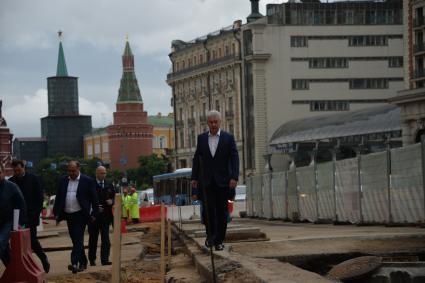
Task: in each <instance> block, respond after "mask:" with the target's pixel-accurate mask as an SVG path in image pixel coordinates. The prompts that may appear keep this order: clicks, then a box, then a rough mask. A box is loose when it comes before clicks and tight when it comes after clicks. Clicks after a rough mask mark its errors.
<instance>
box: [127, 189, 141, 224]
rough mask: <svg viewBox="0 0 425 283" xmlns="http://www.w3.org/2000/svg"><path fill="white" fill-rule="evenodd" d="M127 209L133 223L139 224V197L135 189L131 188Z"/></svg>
mask: <svg viewBox="0 0 425 283" xmlns="http://www.w3.org/2000/svg"><path fill="white" fill-rule="evenodd" d="M128 203H129V204H128V207H129V209H130V217H131V221H132V222H133V223H139V218H140V213H139V195H138V194H137V191H136V188H134V187H131V189H130V197H129V202H128Z"/></svg>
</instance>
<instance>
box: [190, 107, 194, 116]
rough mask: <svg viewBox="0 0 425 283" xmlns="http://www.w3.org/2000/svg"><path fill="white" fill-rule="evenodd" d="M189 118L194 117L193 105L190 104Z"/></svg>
mask: <svg viewBox="0 0 425 283" xmlns="http://www.w3.org/2000/svg"><path fill="white" fill-rule="evenodd" d="M190 118H192V119H193V118H195V106H194V105H191V106H190Z"/></svg>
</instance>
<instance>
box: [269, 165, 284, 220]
mask: <svg viewBox="0 0 425 283" xmlns="http://www.w3.org/2000/svg"><path fill="white" fill-rule="evenodd" d="M285 179H286V178H285V172H277V173H273V176H272V195H273V217H274V218H280V219H284V218H286V217H287V215H286V200H285V190H286V180H285Z"/></svg>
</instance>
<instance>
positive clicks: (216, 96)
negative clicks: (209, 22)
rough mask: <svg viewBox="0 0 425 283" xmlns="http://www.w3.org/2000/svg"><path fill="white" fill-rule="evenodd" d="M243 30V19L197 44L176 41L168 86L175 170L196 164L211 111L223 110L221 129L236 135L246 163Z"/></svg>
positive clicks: (197, 41)
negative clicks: (173, 137) (242, 63)
mask: <svg viewBox="0 0 425 283" xmlns="http://www.w3.org/2000/svg"><path fill="white" fill-rule="evenodd" d="M240 27H241V21H235V22H234V24H233V25H231V26H228V27H225V28H223V29H221V30H218V31H215V32H212V33H209V34H207V35H205V36H201V37H199V38H196V39H194V40H192V41H188V42H184V41H182V40H174V41H173V42H172V52H171V54H170V55H169V57H170V60H171V63H172V70H171V72H170V73H169V74H168V75H167V83H168V84H169V85H170V86H171V88H172V106H173V108H174V120H175V121H174V122H175V123H174V124H175V136H176V138H175V166H176V168H184V167H191V166H192V158H193V154H194V152H195V148H196V140H197V136H198V135H199V134H200V133H202V132H204V131H207V130H208V126H207V119H206V114H207V112H208V111H209V110H211V109H216V110H218V111H220V112H221V114H222V122H221V128H222V129H224V130H226V131H228V132H230V133H232V134H233V135H234V136H235V140H236V143H237V147H238V150H239V152H240V157H241V161H242V154H241V153H242V124H241V122H242V121H241V118H240V117H241V105H240V101H241V72H242V69H241V54H240V46H241V43H240ZM241 164H242V163H241ZM241 168H243V167H242V166H241Z"/></svg>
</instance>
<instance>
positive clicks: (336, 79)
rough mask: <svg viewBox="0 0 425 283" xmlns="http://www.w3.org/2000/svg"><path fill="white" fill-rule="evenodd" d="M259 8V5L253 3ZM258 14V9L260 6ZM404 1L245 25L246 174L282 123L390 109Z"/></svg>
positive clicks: (309, 7) (286, 13)
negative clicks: (383, 106)
mask: <svg viewBox="0 0 425 283" xmlns="http://www.w3.org/2000/svg"><path fill="white" fill-rule="evenodd" d="M251 2H252V3H253V5H254V9H255V5H258V0H251ZM257 11H258V6H257ZM402 21H403V13H402V1H401V0H392V1H379V2H378V1H376V2H375V1H349V2H332V3H320V2H319V1H308V2H307V1H304V2H293V1H290V2H288V3H283V4H269V5H267V15H266V16H265V17H257V18H254V19H252V18H251V19H250V18H249V17H248V22H249V23H248V24H246V25H244V26H242V42H243V48H242V49H243V50H242V52H243V60H242V68H243V86H244V87H243V95H242V105H243V112H242V113H244V116H243V119H244V121H243V125H244V148H245V152H244V154H245V168H246V169H247V172H248V173H249V172H252V173H261V172H263V171H264V170H265V165H266V156H267V154H268V153H269V147H268V143H269V141H270V138H271V136H272V135H273V133H274V132H275V131H276V130H277V129H278V127H279V126H280V125H282V124H284V123H285V122H288V121H290V120H294V119H302V118H306V117H311V116H317V115H318V114H320V113H323V114H325V113H326V114H329V113H335V112H340V111H351V110H357V109H362V108H365V107H370V106H377V105H381V104H384V103H387V101H388V99H389V98H390V97H393V96H395V95H396V93H397V91H399V90H401V89H403V86H404V83H403V25H402Z"/></svg>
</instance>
